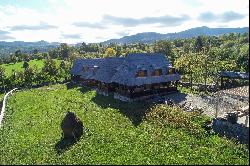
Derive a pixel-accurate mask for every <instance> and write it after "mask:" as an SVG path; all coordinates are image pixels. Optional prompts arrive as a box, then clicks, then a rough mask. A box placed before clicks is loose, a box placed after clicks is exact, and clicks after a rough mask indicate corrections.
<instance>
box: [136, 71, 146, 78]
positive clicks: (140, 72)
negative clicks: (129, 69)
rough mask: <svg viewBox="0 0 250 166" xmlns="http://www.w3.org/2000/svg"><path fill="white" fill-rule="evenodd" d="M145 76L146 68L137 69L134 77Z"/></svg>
mask: <svg viewBox="0 0 250 166" xmlns="http://www.w3.org/2000/svg"><path fill="white" fill-rule="evenodd" d="M146 76H147V70H139V71H138V72H137V73H136V77H146Z"/></svg>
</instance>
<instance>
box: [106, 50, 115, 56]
mask: <svg viewBox="0 0 250 166" xmlns="http://www.w3.org/2000/svg"><path fill="white" fill-rule="evenodd" d="M105 55H106V56H109V57H110V56H115V55H116V51H115V50H114V49H113V48H107V49H106V51H105Z"/></svg>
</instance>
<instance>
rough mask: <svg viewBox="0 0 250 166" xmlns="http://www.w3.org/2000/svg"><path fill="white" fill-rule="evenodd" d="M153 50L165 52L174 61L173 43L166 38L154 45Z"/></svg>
mask: <svg viewBox="0 0 250 166" xmlns="http://www.w3.org/2000/svg"><path fill="white" fill-rule="evenodd" d="M153 51H154V52H155V53H163V54H165V55H166V56H167V57H168V58H169V59H170V60H171V61H172V62H174V57H173V55H174V54H173V51H172V44H171V42H169V41H166V40H160V41H158V42H156V43H154V45H153Z"/></svg>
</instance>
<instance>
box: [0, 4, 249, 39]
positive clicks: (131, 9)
mask: <svg viewBox="0 0 250 166" xmlns="http://www.w3.org/2000/svg"><path fill="white" fill-rule="evenodd" d="M47 1H48V2H49V4H50V6H49V7H48V9H47V10H45V11H41V10H38V9H34V8H33V9H32V8H29V7H28V6H27V7H17V6H0V21H1V23H0V30H5V31H8V32H10V34H9V35H11V36H13V37H14V38H15V40H24V41H37V40H47V41H59V42H67V43H74V42H82V41H84V42H100V41H103V40H107V39H110V38H118V37H121V36H120V35H121V34H122V32H126V34H128V32H129V35H131V34H135V33H140V32H159V33H170V32H179V31H182V30H186V29H189V28H192V27H196V26H209V27H221V26H227V27H243V26H248V24H249V11H248V8H249V2H248V1H247V0H220V1H218V0H209V1H205V0H174V1H173V0H144V1H142V0H136V1H135V0H105V1H104V0H89V1H83V0H64V1H62V0H47ZM229 11H232V12H234V13H238V14H240V15H244V16H245V18H243V19H239V20H237V19H235V20H233V21H230V22H225V21H224V22H219V21H217V22H211V21H210V22H202V21H200V20H199V19H198V18H199V16H200V14H201V13H204V12H212V13H213V14H214V15H221V14H222V13H226V12H229ZM105 15H110V16H114V17H115V18H129V19H130V20H132V21H135V23H136V21H137V23H138V22H140V21H141V20H144V21H145V18H147V19H148V18H151V19H152V18H162V17H164V16H171V17H173V18H179V17H181V16H183V15H186V16H189V17H190V19H189V20H186V21H184V22H181V23H180V24H176V26H173V25H172V24H171V25H168V24H170V23H171V22H166V23H168V24H165V25H164V26H159V25H157V24H153V23H152V24H150V21H148V22H147V24H134V26H132V27H127V26H122V25H119V24H111V23H107V22H106V23H105V22H103V19H104V17H103V16H105ZM124 20H125V21H126V19H124ZM124 20H123V21H124ZM158 21H159V22H160V21H161V20H160V19H158ZM41 22H44V23H46V24H47V25H53V26H56V27H58V28H54V29H44V30H43V29H39V28H37V30H34V28H33V30H32V28H31V29H30V30H25V31H11V29H10V27H18V26H20V25H24V27H27V26H31V27H32V26H33V27H34V26H36V25H39V24H40V23H41ZM151 22H154V21H151ZM75 23H79V24H78V25H85V26H74V24H75ZM80 23H82V24H80ZM104 23H105V25H104ZM102 24H103V26H104V27H105V28H101V25H102ZM96 25H99V28H93V27H94V26H96ZM38 29H39V30H38ZM38 31H39V32H38ZM72 34H73V35H72ZM77 34H78V35H77ZM124 34H125V33H124ZM63 35H64V36H65V35H66V36H67V37H66V38H65V37H62V36H63ZM70 37H72V38H70ZM77 37H81V38H77ZM11 40H14V39H11V38H10V39H8V40H7V41H11Z"/></svg>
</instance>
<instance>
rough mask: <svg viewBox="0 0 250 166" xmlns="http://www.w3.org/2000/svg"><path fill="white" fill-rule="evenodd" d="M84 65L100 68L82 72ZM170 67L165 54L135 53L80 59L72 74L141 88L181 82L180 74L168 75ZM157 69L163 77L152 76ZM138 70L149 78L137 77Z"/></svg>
mask: <svg viewBox="0 0 250 166" xmlns="http://www.w3.org/2000/svg"><path fill="white" fill-rule="evenodd" d="M84 65H87V66H89V67H90V68H93V67H94V66H98V67H99V68H98V69H97V70H96V71H95V72H94V71H93V70H89V71H88V72H84V71H83V70H82V68H83V66H84ZM169 67H172V66H171V64H170V63H169V61H168V59H167V58H166V57H165V56H164V55H163V54H156V53H135V54H129V55H128V56H126V57H122V58H121V57H113V58H103V59H78V60H76V61H75V62H74V65H73V68H72V70H71V73H72V74H74V75H80V76H81V77H83V78H85V79H95V80H98V81H101V82H105V83H111V82H114V83H118V84H122V85H127V86H135V85H138V86H139V85H143V84H153V83H160V82H167V81H176V80H179V79H180V76H179V74H172V75H166V72H167V68H169ZM155 69H162V75H161V76H151V73H152V72H153V71H154V70H155ZM138 70H147V72H148V76H147V77H136V76H135V75H136V72H137V71H138Z"/></svg>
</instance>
